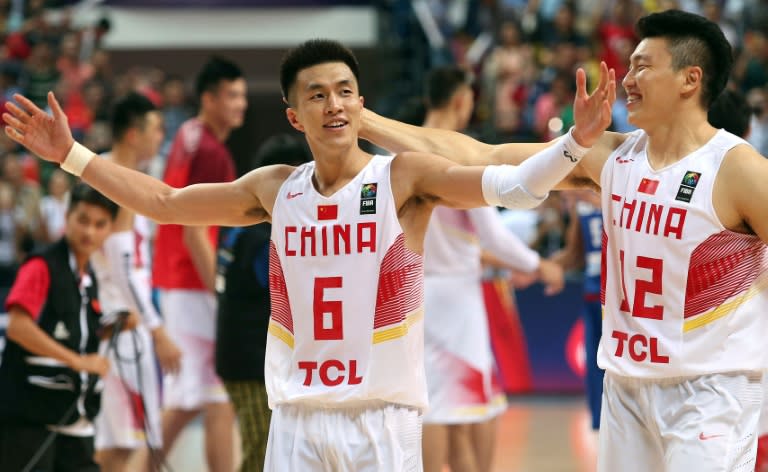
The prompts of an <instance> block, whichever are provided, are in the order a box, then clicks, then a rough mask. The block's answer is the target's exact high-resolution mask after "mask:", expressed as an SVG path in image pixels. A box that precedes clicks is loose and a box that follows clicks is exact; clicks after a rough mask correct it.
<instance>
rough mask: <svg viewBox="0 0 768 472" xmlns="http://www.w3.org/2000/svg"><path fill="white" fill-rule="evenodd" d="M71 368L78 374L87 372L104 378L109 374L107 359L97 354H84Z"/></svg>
mask: <svg viewBox="0 0 768 472" xmlns="http://www.w3.org/2000/svg"><path fill="white" fill-rule="evenodd" d="M72 368H73V369H74V370H76V371H78V372H88V373H89V374H96V375H98V376H100V377H104V376H105V375H107V372H109V359H107V358H106V357H104V356H101V355H99V354H84V355H81V356H79V357H78V359H77V362H76V364H75V365H74V366H72Z"/></svg>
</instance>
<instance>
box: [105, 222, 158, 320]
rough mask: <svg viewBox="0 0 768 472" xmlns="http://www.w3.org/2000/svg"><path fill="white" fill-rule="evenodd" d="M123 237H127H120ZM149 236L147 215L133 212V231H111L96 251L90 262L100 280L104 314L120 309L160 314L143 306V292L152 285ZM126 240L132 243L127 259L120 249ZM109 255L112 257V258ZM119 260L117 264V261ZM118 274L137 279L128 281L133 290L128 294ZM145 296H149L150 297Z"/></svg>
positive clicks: (143, 313)
mask: <svg viewBox="0 0 768 472" xmlns="http://www.w3.org/2000/svg"><path fill="white" fill-rule="evenodd" d="M121 238H124V240H123V241H119V239H121ZM149 238H150V226H149V221H148V220H147V218H146V217H144V216H141V215H134V217H133V233H132V234H131V233H129V232H125V233H115V234H111V235H110V236H109V237H107V239H106V240H105V241H104V244H103V246H102V247H101V248H100V249H99V250H97V251H96V252H94V253H93V256H92V257H91V265H92V266H93V270H94V272H95V273H96V278H97V280H98V282H99V302H100V304H101V308H102V310H103V312H104V313H105V314H107V315H108V314H110V313H113V312H115V311H119V310H135V311H137V312H138V313H141V314H142V315H143V316H145V317H146V316H147V312H148V311H151V312H152V313H150V316H152V315H154V316H157V315H156V312H155V310H154V307H151V306H144V305H145V304H146V302H144V301H143V300H144V299H145V298H144V296H143V295H145V294H144V293H143V292H144V291H147V290H149V287H150V275H151V271H150V270H151V267H150V265H149V263H150V261H151V259H150V257H151V256H150V254H149ZM125 244H130V245H131V246H132V249H133V251H132V253H133V257H132V259H131V260H125V258H124V255H123V254H121V253H120V252H119V251H120V248H121V246H122V247H124V245H125ZM113 251H114V253H112V252H113ZM110 257H111V258H113V260H112V261H110V259H109V258H110ZM110 262H111V263H110ZM116 262H117V264H118V265H116V264H115V263H116ZM118 271H119V272H118ZM118 277H125V278H128V279H129V280H130V281H132V282H138V283H128V284H127V286H128V288H129V291H130V292H131V293H130V294H129V293H126V292H125V290H123V289H121V285H120V284H121V281H119V280H118ZM142 282H143V283H142ZM122 286H125V284H123V285H122ZM146 300H149V298H148V297H147V298H146Z"/></svg>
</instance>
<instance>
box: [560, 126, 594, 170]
mask: <svg viewBox="0 0 768 472" xmlns="http://www.w3.org/2000/svg"><path fill="white" fill-rule="evenodd" d="M563 147H564V148H565V150H564V151H563V155H564V156H565V157H567V158H568V159H570V160H571V162H579V161H580V160H581V158H582V157H584V156H585V155H586V154H587V153H588V152H589V150H590V148H586V147H584V146H582V145H580V144H579V143H577V142H576V140H575V139H574V138H573V126H571V129H569V130H568V134H566V135H565V136H563Z"/></svg>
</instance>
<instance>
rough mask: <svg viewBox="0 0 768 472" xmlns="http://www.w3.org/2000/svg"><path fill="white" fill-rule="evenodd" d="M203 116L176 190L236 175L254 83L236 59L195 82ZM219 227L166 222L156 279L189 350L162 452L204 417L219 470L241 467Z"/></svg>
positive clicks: (174, 161)
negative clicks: (229, 384)
mask: <svg viewBox="0 0 768 472" xmlns="http://www.w3.org/2000/svg"><path fill="white" fill-rule="evenodd" d="M195 91H196V93H197V99H198V102H199V104H200V109H199V111H198V114H197V116H195V117H193V118H190V119H189V120H187V121H185V122H184V123H183V124H182V125H181V126H180V127H179V130H178V131H177V132H176V136H174V138H173V144H172V145H171V149H170V151H169V153H168V157H167V160H166V165H165V171H164V174H163V181H164V182H165V183H166V184H168V185H170V186H171V187H176V188H180V187H185V186H187V185H191V184H199V183H213V182H230V181H233V180H235V178H236V174H235V165H234V160H233V159H232V155H231V154H230V152H229V150H228V149H227V146H226V144H225V142H226V140H227V138H228V136H229V135H230V133H231V132H232V131H233V130H234V129H237V128H239V127H240V126H241V125H242V124H243V119H244V117H245V110H246V107H247V104H248V100H247V95H246V94H247V85H246V81H245V78H244V77H243V73H242V71H241V70H240V68H239V67H238V66H237V64H235V63H233V62H231V61H229V60H226V59H223V58H220V57H212V58H211V59H209V60H208V61H207V62H206V63H205V65H203V67H202V68H201V70H200V72H199V73H198V74H197V78H196V80H195ZM218 231H219V228H218V227H217V226H216V225H211V224H208V223H207V222H205V224H200V225H194V226H182V225H175V224H161V225H160V226H158V228H157V237H156V238H155V248H154V249H155V253H154V259H153V265H152V284H153V286H154V287H156V288H157V289H159V292H160V312H161V314H162V315H163V317H164V318H165V323H166V327H167V329H168V334H169V335H170V336H171V338H172V339H173V340H174V342H176V343H177V344H178V346H179V348H180V349H181V352H182V353H183V356H184V358H183V360H182V362H181V368H180V369H179V372H178V373H177V374H176V375H167V376H165V378H164V381H165V382H164V387H165V389H164V398H163V455H166V454H167V453H168V452H170V450H171V449H172V448H173V445H174V443H175V441H176V439H177V438H178V436H179V434H180V433H181V432H182V430H183V429H184V428H185V427H186V426H187V425H188V424H189V422H190V421H192V420H193V419H194V418H195V417H197V416H198V415H201V414H202V415H203V416H204V420H203V429H204V433H205V434H204V442H205V458H206V463H207V466H208V468H209V469H210V470H211V471H212V472H230V471H231V470H232V469H234V468H235V464H234V460H235V455H234V431H235V427H234V423H235V411H234V409H233V408H232V404H231V403H230V401H229V397H228V396H227V392H226V390H225V389H224V384H223V383H222V381H221V379H220V378H219V376H218V375H216V368H215V365H214V354H215V345H216V343H215V336H216V297H215V282H214V280H215V278H216V257H215V253H216V242H217V240H218Z"/></svg>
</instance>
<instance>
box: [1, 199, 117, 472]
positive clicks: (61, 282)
mask: <svg viewBox="0 0 768 472" xmlns="http://www.w3.org/2000/svg"><path fill="white" fill-rule="evenodd" d="M70 198H71V200H70V204H69V209H68V211H67V219H66V230H65V234H64V237H63V238H62V239H60V240H59V241H58V242H56V243H54V244H52V245H51V246H50V247H48V248H47V249H45V250H43V251H41V252H40V253H39V254H36V255H33V256H32V257H30V258H29V259H28V260H27V261H26V262H25V263H24V264H23V265H22V266H21V268H20V269H19V273H18V275H17V277H16V281H15V282H14V284H13V287H12V288H11V292H10V293H9V294H8V298H7V299H6V309H7V310H8V313H9V323H8V330H7V338H8V345H7V346H6V348H5V351H4V352H3V358H2V364H1V365H0V470H3V471H6V470H7V471H20V470H27V467H28V466H34V469H32V470H35V471H36V472H45V471H54V470H55V471H73V472H74V471H78V472H84V471H85V472H88V471H97V470H99V468H98V466H97V465H96V463H95V462H94V461H93V435H94V430H93V423H92V420H93V418H94V417H95V416H96V413H98V410H99V401H100V399H99V393H98V392H97V391H96V388H95V386H96V382H97V381H98V377H99V376H103V375H104V374H106V373H107V370H108V369H109V362H108V361H107V359H106V358H105V357H103V356H101V355H99V354H98V353H97V349H98V345H99V339H98V337H97V334H96V333H97V328H98V327H99V324H100V319H101V309H100V307H99V302H98V299H97V287H96V279H95V277H94V275H93V272H92V271H91V268H90V265H89V264H88V259H89V258H90V256H91V254H92V253H93V252H94V251H95V250H96V249H98V248H99V247H101V245H102V243H103V242H104V239H105V238H106V237H107V236H109V234H110V231H111V228H112V222H113V220H114V218H115V215H116V214H117V205H115V204H114V203H113V202H112V201H110V200H108V199H107V198H106V197H104V196H103V195H101V194H100V193H98V192H97V191H96V190H94V189H93V188H91V187H89V186H87V185H85V184H78V185H76V186H75V187H74V188H73V189H72V193H71V197H70ZM50 441H52V442H50Z"/></svg>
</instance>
